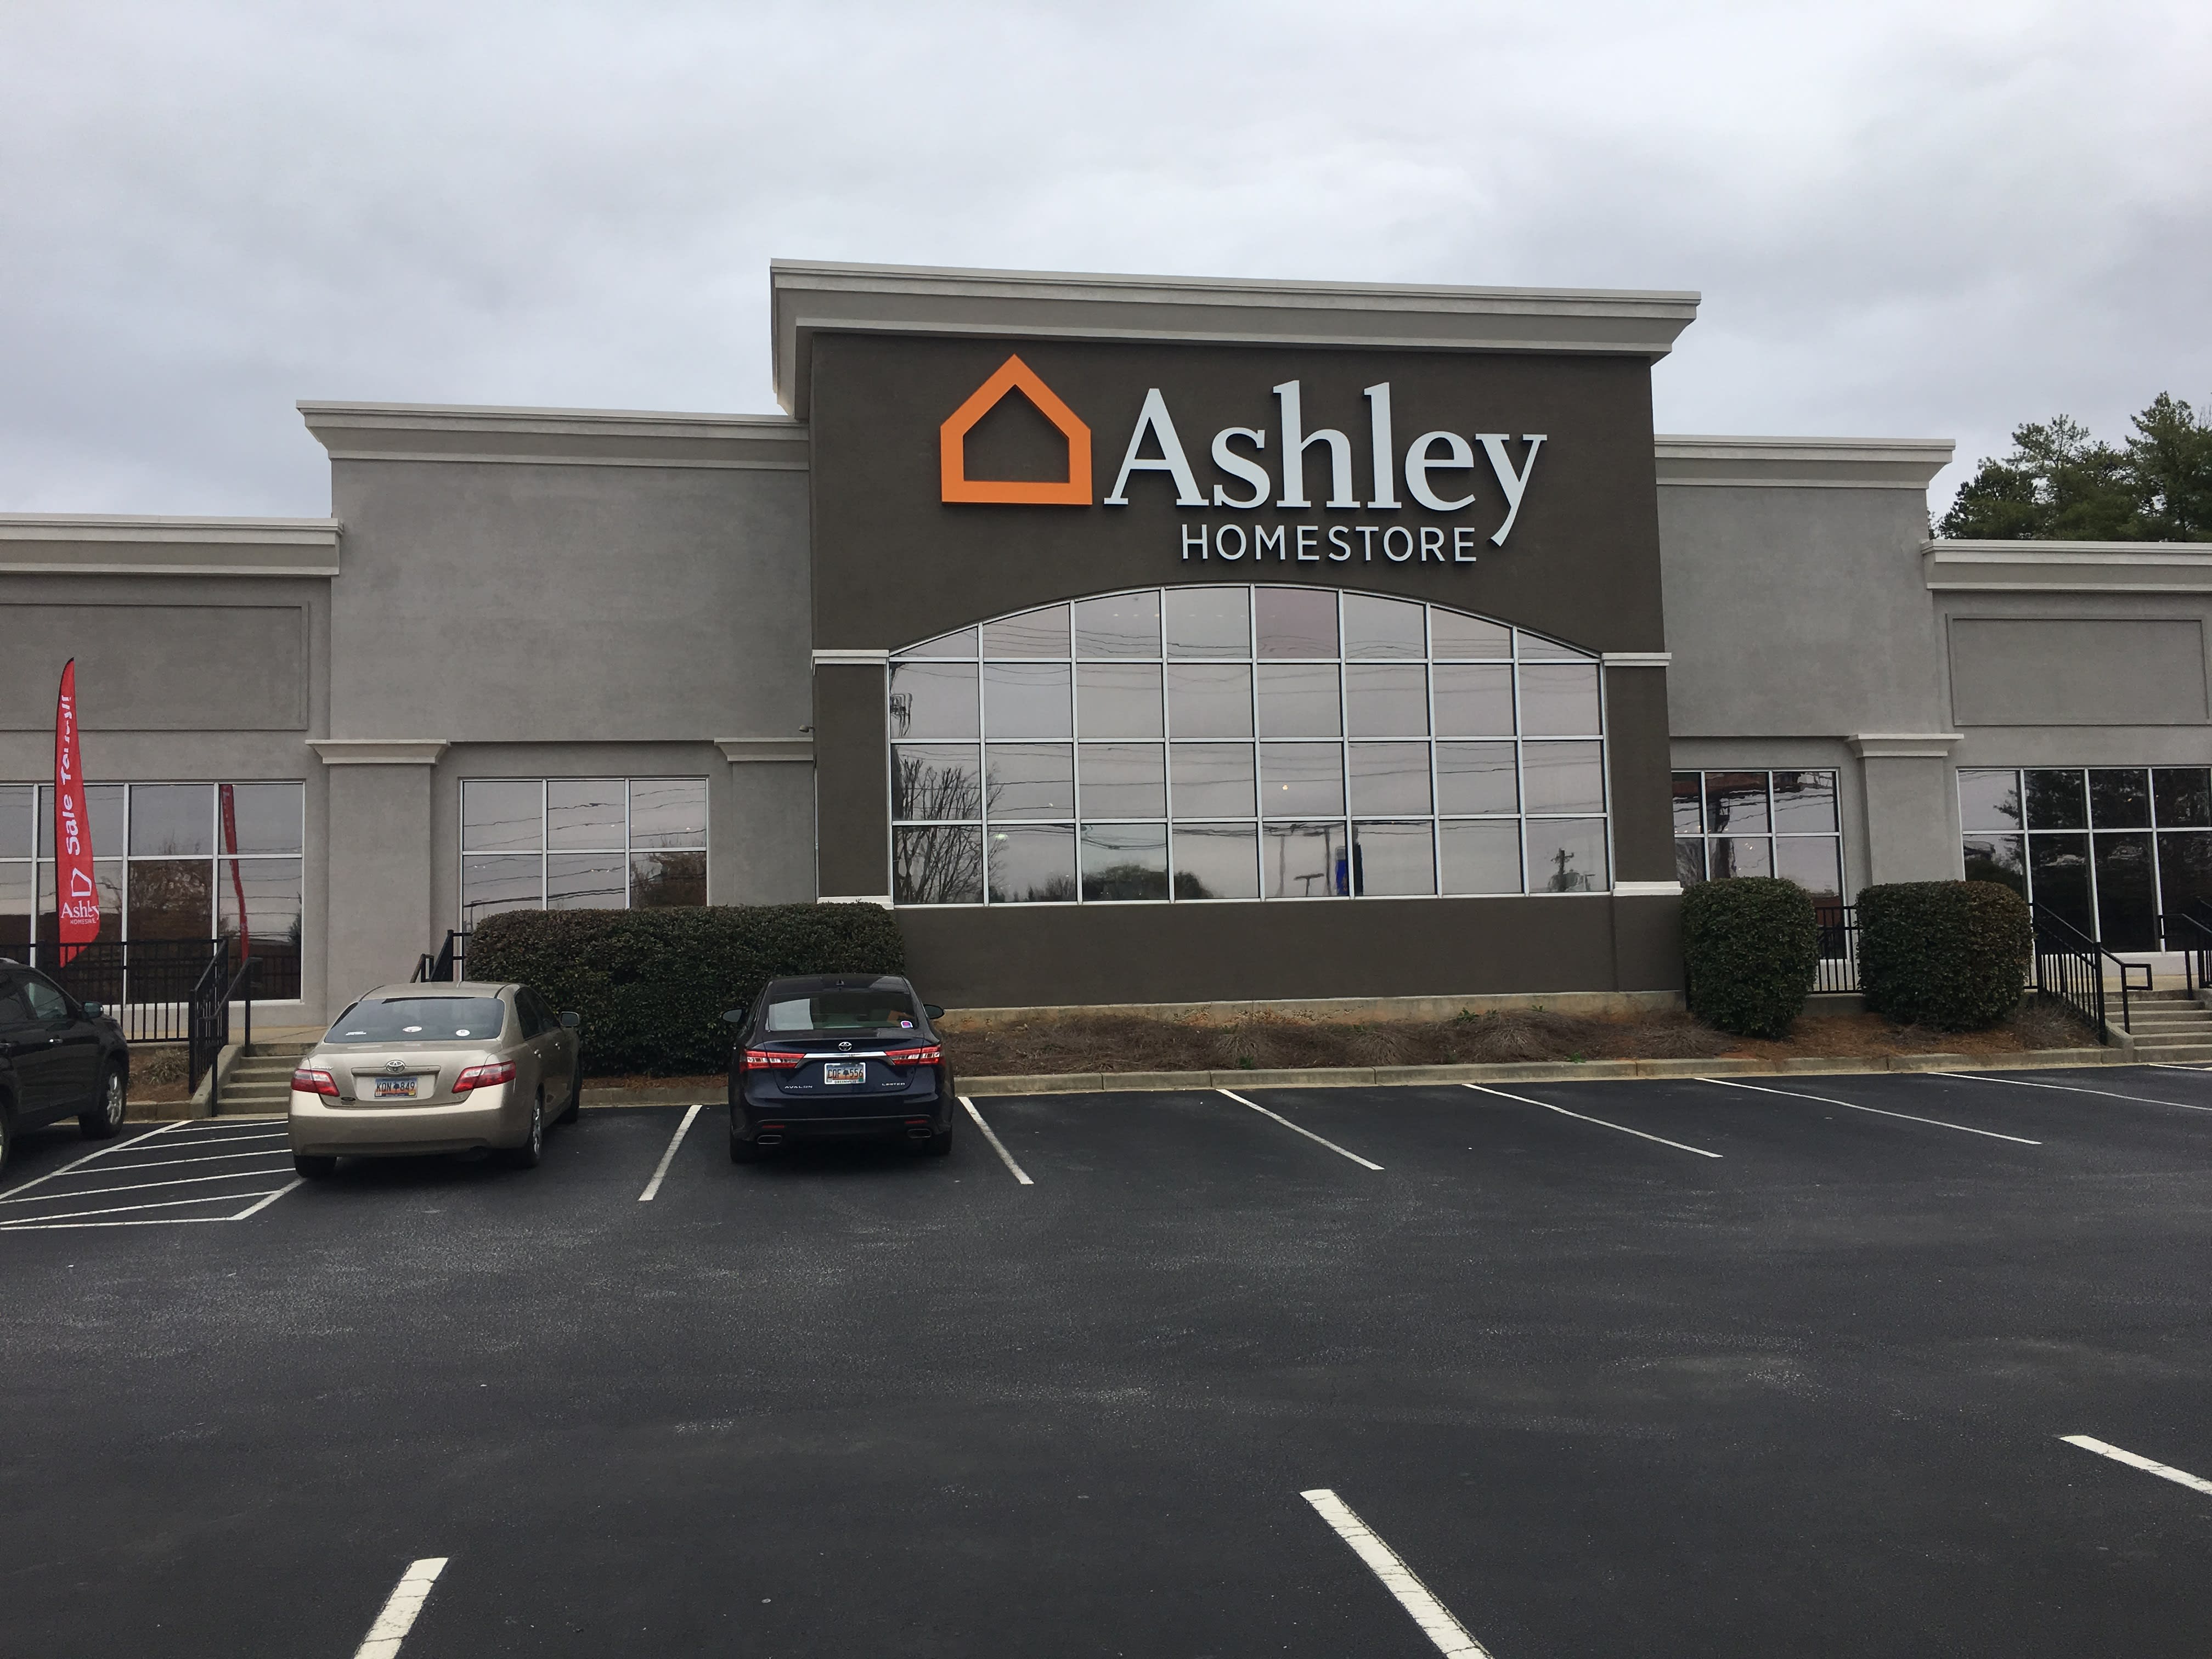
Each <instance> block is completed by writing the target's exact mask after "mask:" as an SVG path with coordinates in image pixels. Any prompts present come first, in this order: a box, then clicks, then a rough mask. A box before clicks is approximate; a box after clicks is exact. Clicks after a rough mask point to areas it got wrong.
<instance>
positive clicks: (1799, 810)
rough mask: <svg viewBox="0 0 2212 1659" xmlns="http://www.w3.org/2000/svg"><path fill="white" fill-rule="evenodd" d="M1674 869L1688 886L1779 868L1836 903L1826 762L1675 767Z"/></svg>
mask: <svg viewBox="0 0 2212 1659" xmlns="http://www.w3.org/2000/svg"><path fill="white" fill-rule="evenodd" d="M1562 746H1563V747H1564V746H1565V745H1562ZM1674 874H1675V879H1677V880H1678V881H1680V883H1681V884H1683V885H1684V886H1685V887H1694V886H1696V885H1697V884H1699V882H1701V881H1723V880H1725V879H1727V878H1729V877H1730V876H1780V877H1782V878H1784V880H1787V881H1794V882H1796V884H1798V885H1799V886H1800V887H1802V888H1803V889H1804V890H1806V891H1807V892H1808V893H1810V894H1811V895H1812V896H1814V899H1815V900H1816V901H1818V902H1821V903H1827V904H1840V903H1841V902H1843V896H1844V842H1843V831H1842V820H1841V819H1840V818H1839V817H1838V813H1837V807H1836V774H1835V773H1834V772H1833V771H1832V770H1831V769H1826V768H1807V769H1800V770H1795V771H1774V772H1752V771H1737V772H1677V773H1675V774H1674Z"/></svg>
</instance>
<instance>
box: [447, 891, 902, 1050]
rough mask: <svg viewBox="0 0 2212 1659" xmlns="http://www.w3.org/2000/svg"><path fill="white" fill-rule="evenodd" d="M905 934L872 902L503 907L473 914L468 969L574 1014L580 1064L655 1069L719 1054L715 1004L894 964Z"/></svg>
mask: <svg viewBox="0 0 2212 1659" xmlns="http://www.w3.org/2000/svg"><path fill="white" fill-rule="evenodd" d="M905 971H906V945H905V942H904V940H902V939H901V938H900V936H899V930H898V923H897V922H896V921H895V920H894V919H893V917H892V915H891V913H890V911H888V910H886V909H884V908H882V907H881V906H879V905H874V904H760V905H744V906H737V905H713V906H708V907H705V908H684V909H668V910H509V911H507V912H505V913H503V914H501V915H495V916H488V917H486V918H485V919H484V920H483V921H481V922H478V923H477V928H476V933H475V934H474V935H473V936H472V937H471V939H470V940H469V957H468V975H469V977H470V978H471V979H473V980H488V981H508V980H513V981H518V982H520V983H521V984H525V985H529V986H532V987H536V989H537V991H538V994H539V995H541V996H543V997H544V999H545V1000H547V1001H548V1002H550V1003H551V1004H552V1005H553V1006H555V1007H556V1008H559V1009H569V1008H573V1009H574V1010H575V1011H576V1012H578V1013H580V1014H581V1015H582V1016H583V1017H584V1025H583V1043H584V1069H585V1070H586V1072H589V1073H600V1074H605V1073H623V1072H643V1073H659V1074H661V1075H664V1076H673V1075H682V1074H684V1073H699V1072H714V1071H720V1070H721V1069H722V1067H723V1066H726V1065H727V1064H728V1063H729V1058H730V1028H729V1027H728V1026H727V1025H725V1024H723V1023H722V1012H723V1010H725V1009H726V1008H743V1007H746V1006H750V1004H751V1002H752V1000H753V999H754V998H755V997H756V996H757V995H759V994H760V988H761V987H762V986H763V985H765V984H767V983H768V981H770V980H772V979H776V978H780V977H781V976H783V975H787V974H902V973H904V972H905Z"/></svg>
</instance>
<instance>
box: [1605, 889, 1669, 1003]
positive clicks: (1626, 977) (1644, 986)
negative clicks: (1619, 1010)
mask: <svg viewBox="0 0 2212 1659" xmlns="http://www.w3.org/2000/svg"><path fill="white" fill-rule="evenodd" d="M1632 879H1633V878H1632ZM1613 981H1614V983H1616V984H1617V985H1618V986H1619V987H1620V988H1621V989H1622V990H1625V991H1679V990H1680V989H1681V988H1682V983H1683V975H1682V901H1681V899H1680V897H1679V896H1668V895H1661V894H1656V893H1655V894H1650V895H1647V896H1638V897H1632V898H1619V897H1616V898H1614V899H1613Z"/></svg>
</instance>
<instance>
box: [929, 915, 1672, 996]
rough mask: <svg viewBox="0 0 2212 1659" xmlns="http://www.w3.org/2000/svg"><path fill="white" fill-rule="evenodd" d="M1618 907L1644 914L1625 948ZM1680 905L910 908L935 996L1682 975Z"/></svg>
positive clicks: (1644, 987) (1326, 988)
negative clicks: (1675, 930)
mask: <svg viewBox="0 0 2212 1659" xmlns="http://www.w3.org/2000/svg"><path fill="white" fill-rule="evenodd" d="M1617 910H1618V911H1623V912H1626V913H1627V914H1628V915H1630V916H1631V917H1632V926H1633V928H1634V930H1635V931H1634V936H1633V938H1632V940H1631V941H1630V942H1629V944H1628V945H1627V948H1626V950H1623V949H1621V948H1620V946H1618V945H1616V942H1615V937H1614V933H1615V928H1614V915H1615V912H1616V911H1617ZM1674 910H1675V904H1674V901H1671V900H1663V899H1662V900H1656V901H1655V900H1648V899H1638V900H1615V899H1612V898H1609V897H1605V896H1599V895H1591V896H1587V897H1585V896H1565V897H1552V896H1540V897H1522V898H1464V899H1406V900H1378V899H1346V900H1324V901H1316V902H1306V903H1297V902H1275V903H1265V902H1262V903H1255V904H1173V903H1170V904H1128V905H1115V904H1083V905H1036V906H1028V907H1024V906H1015V905H1007V906H994V907H992V908H988V909H983V908H975V909H930V908H921V909H902V910H901V911H900V912H899V913H898V918H899V928H900V931H901V932H902V933H903V934H904V935H905V937H906V948H907V963H908V973H909V974H910V975H911V976H912V977H913V980H914V982H915V985H916V986H918V987H920V988H921V994H923V995H924V996H926V997H928V998H929V999H930V1000H933V1001H935V1002H939V1003H942V1004H943V1005H944V1006H946V1007H949V1008H960V1007H967V1008H1005V1007H1037V1006H1050V1005H1056V1004H1066V1003H1127V1002H1182V1001H1260V1000H1285V999H1290V998H1297V997H1386V996H1459V995H1467V996H1476V995H1484V994H1500V993H1509V992H1519V991H1539V990H1541V991H1653V990H1659V991H1665V990H1674V989H1678V988H1680V985H1681V973H1680V968H1679V966H1678V965H1677V964H1676V962H1675V956H1676V952H1675V951H1674V942H1673V936H1672V931H1671V930H1672V927H1673V923H1674ZM1662 935H1663V948H1661V945H1662ZM1623 968H1626V969H1627V970H1628V971H1629V972H1630V973H1631V974H1632V975H1634V977H1632V978H1627V979H1624V978H1623V977H1622V971H1621V970H1622V969H1623Z"/></svg>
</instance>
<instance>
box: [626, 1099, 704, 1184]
mask: <svg viewBox="0 0 2212 1659" xmlns="http://www.w3.org/2000/svg"><path fill="white" fill-rule="evenodd" d="M706 1109H707V1103H706V1102H704V1101H694V1102H692V1103H691V1109H690V1111H688V1112H686V1113H684V1121H683V1122H681V1123H679V1124H678V1125H677V1126H676V1133H675V1134H674V1135H673V1136H672V1137H671V1138H670V1140H669V1142H668V1150H667V1151H666V1152H663V1153H662V1154H661V1155H660V1162H659V1164H655V1165H654V1166H653V1179H652V1180H650V1181H648V1182H646V1183H645V1190H644V1191H643V1192H641V1193H640V1194H638V1195H637V1201H638V1202H639V1203H641V1204H650V1203H652V1202H653V1194H655V1193H657V1192H659V1190H660V1183H661V1182H664V1181H665V1180H666V1179H667V1178H668V1166H669V1165H670V1164H673V1163H675V1162H676V1149H677V1148H678V1146H682V1145H683V1144H684V1136H685V1135H687V1134H689V1133H690V1132H691V1125H692V1122H693V1121H694V1120H695V1119H696V1118H697V1117H698V1115H699V1114H700V1113H702V1112H703V1111H705V1110H706Z"/></svg>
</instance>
